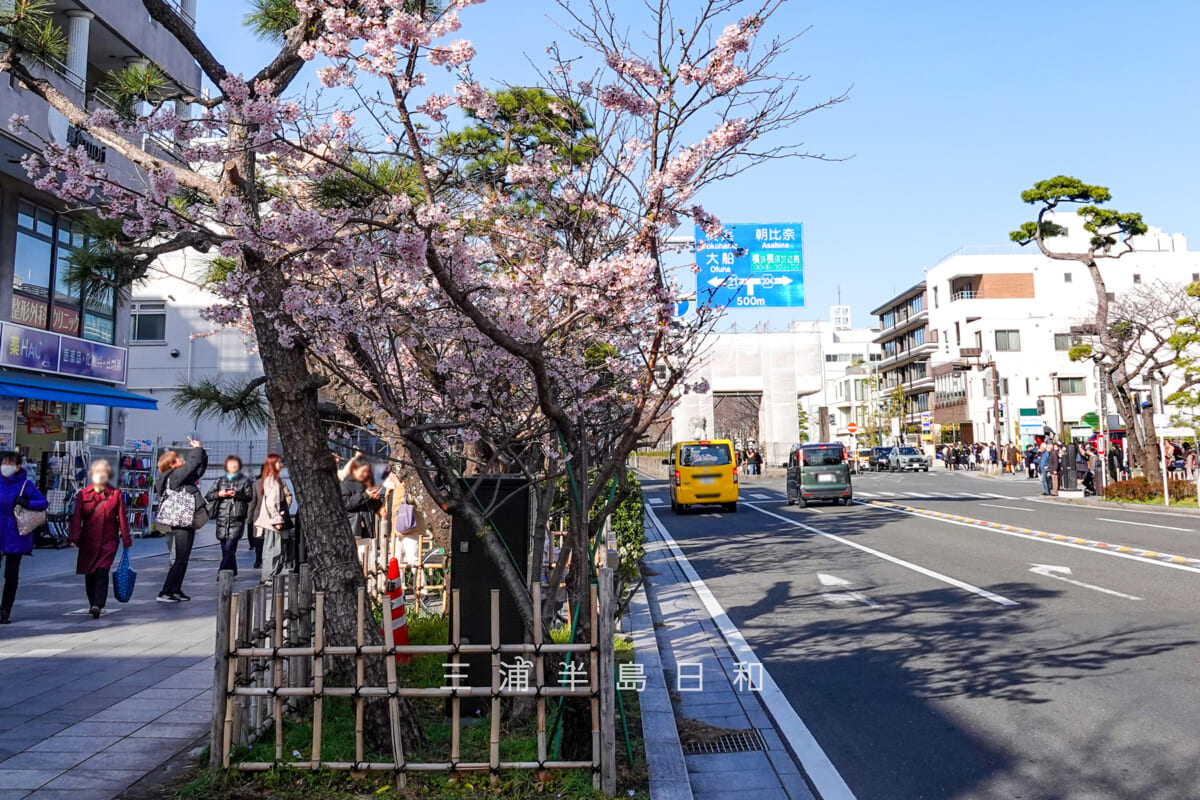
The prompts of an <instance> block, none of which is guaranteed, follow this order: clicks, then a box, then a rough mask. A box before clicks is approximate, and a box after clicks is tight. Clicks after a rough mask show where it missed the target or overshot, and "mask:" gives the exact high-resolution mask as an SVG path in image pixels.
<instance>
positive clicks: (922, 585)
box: [646, 471, 1200, 800]
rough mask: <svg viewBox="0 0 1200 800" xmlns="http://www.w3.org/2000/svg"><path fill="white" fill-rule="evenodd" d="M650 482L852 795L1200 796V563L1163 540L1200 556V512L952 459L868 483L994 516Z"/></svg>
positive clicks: (671, 526) (693, 557)
mask: <svg viewBox="0 0 1200 800" xmlns="http://www.w3.org/2000/svg"><path fill="white" fill-rule="evenodd" d="M646 489H647V497H648V501H649V503H650V506H651V509H652V510H653V511H654V512H655V514H656V515H657V516H658V518H659V520H660V521H661V522H662V523H663V524H664V525H665V526H666V528H667V529H668V530H669V532H670V534H671V536H672V537H673V538H674V539H675V540H676V541H677V542H678V543H679V546H680V548H681V549H682V551H683V552H684V554H685V555H686V556H687V558H688V559H689V560H690V561H691V563H692V565H693V566H694V567H695V569H696V571H697V572H698V573H699V575H700V577H701V578H703V580H704V581H705V583H706V584H707V585H708V587H709V588H710V589H711V590H712V592H713V594H714V595H715V596H716V598H717V600H718V601H720V603H721V604H722V605H723V606H724V608H725V610H726V611H727V612H728V614H729V616H730V619H731V620H732V621H733V622H734V623H735V624H736V625H737V626H738V627H739V628H740V630H741V632H742V634H743V635H744V636H745V638H746V639H747V641H748V642H749V644H750V645H751V646H752V647H753V648H754V650H755V652H756V653H757V654H758V656H759V657H760V658H761V659H762V661H763V663H764V664H765V665H766V666H767V668H768V669H769V670H770V672H771V674H772V676H773V677H774V679H775V681H776V682H777V683H778V684H779V686H780V688H781V689H782V690H783V692H784V693H785V695H786V696H787V698H788V700H789V701H790V702H791V703H792V705H793V706H794V708H795V709H796V711H797V712H798V713H799V715H800V717H801V718H802V719H803V720H804V722H805V723H806V724H807V726H808V727H809V729H810V730H811V731H812V732H813V734H814V736H815V737H816V739H817V741H818V743H819V744H820V745H821V747H822V748H823V749H824V750H825V752H826V753H827V755H828V756H829V757H830V759H831V760H832V761H833V763H834V765H835V766H836V767H837V768H838V770H839V771H840V772H841V774H842V777H843V778H844V779H845V780H846V782H847V783H848V784H849V786H850V787H851V789H852V790H853V791H854V793H855V795H856V796H857V797H858V798H859V800H909V799H910V798H911V799H913V800H915V799H916V798H921V799H922V800H935V799H937V800H941V799H943V798H946V799H948V798H954V799H955V800H958V799H959V798H986V799H988V800H1084V798H1087V799H1088V800H1093V799H1095V798H1114V799H1116V798H1119V799H1120V800H1134V799H1136V800H1168V798H1169V799H1170V800H1194V798H1200V681H1197V680H1196V676H1197V673H1198V672H1200V619H1198V618H1197V614H1196V610H1197V608H1200V565H1198V566H1191V564H1190V562H1183V563H1171V562H1169V561H1167V560H1164V559H1162V558H1161V556H1160V555H1159V554H1161V553H1170V554H1174V555H1177V556H1178V557H1181V558H1200V516H1198V517H1197V518H1196V519H1195V520H1193V519H1192V518H1190V517H1181V516H1178V515H1169V516H1168V515H1164V514H1151V513H1144V512H1140V511H1139V512H1134V511H1108V510H1107V509H1105V510H1097V509H1095V508H1091V507H1074V506H1064V505H1061V504H1051V503H1046V502H1042V499H1041V497H1040V492H1041V490H1040V486H1039V485H1038V484H1037V483H1036V482H1035V481H1025V480H1024V479H1013V478H1001V479H990V480H989V479H983V478H978V477H974V476H968V475H963V474H959V473H947V472H944V471H935V472H931V473H929V474H907V475H888V474H882V475H870V474H869V475H863V476H859V477H856V478H855V493H856V496H857V497H858V498H859V499H860V500H861V501H870V500H879V501H884V502H891V503H896V504H903V505H904V506H907V507H912V508H918V509H927V510H929V511H933V512H940V513H943V514H948V515H951V516H960V517H966V518H970V519H976V520H982V521H986V522H995V523H999V525H1000V527H982V526H978V525H971V524H964V523H962V522H961V521H960V522H956V521H954V520H953V519H952V518H936V517H933V516H928V515H917V514H911V513H902V512H901V511H898V510H896V509H892V508H884V507H879V506H876V505H871V504H867V503H863V502H860V503H858V504H856V505H854V506H851V507H843V506H837V507H834V506H822V505H818V506H814V507H810V508H807V509H798V508H795V507H790V506H788V505H787V504H786V502H785V501H784V497H783V491H782V490H783V486H782V481H765V482H761V483H760V482H750V481H747V482H746V483H744V484H743V487H742V493H741V497H742V502H741V509H740V510H739V511H738V512H737V513H736V514H728V513H718V514H705V513H691V514H685V515H683V516H677V515H675V514H673V513H672V512H671V511H670V509H669V505H668V504H667V500H666V498H667V495H666V485H665V483H663V482H655V481H647V482H646ZM1151 526H1154V527H1151ZM1006 528H1007V529H1011V530H1006ZM1022 531H1029V533H1022ZM1034 531H1036V532H1041V533H1044V534H1050V536H1047V537H1043V538H1038V537H1036V536H1035V535H1034V534H1033V533H1032V532H1034ZM1054 535H1058V536H1063V537H1066V538H1065V541H1058V542H1056V541H1053V540H1052V536H1054ZM1077 539H1083V540H1086V541H1088V542H1091V544H1078V543H1076V540H1077ZM1097 543H1098V544H1103V545H1104V547H1099V546H1096V545H1097ZM1144 550H1150V551H1153V555H1152V556H1151V557H1143V556H1141V555H1138V553H1139V552H1140V551H1144Z"/></svg>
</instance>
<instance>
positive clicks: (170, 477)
mask: <svg viewBox="0 0 1200 800" xmlns="http://www.w3.org/2000/svg"><path fill="white" fill-rule="evenodd" d="M188 444H189V445H190V446H191V448H192V449H191V450H190V451H188V454H187V458H186V459H185V458H183V457H182V456H180V455H179V454H178V453H176V452H175V451H174V450H168V451H167V452H165V453H163V454H162V456H161V457H160V458H159V459H158V471H159V478H158V481H159V483H158V485H159V487H161V488H160V490H161V491H162V492H163V493H164V494H165V492H166V490H167V489H170V490H171V491H173V492H179V491H184V492H187V493H188V494H190V495H192V496H193V498H194V499H195V508H196V514H195V516H194V517H193V521H192V524H191V525H190V526H187V527H183V528H171V529H170V531H169V532H168V533H167V536H168V537H169V539H170V541H169V543H168V544H169V545H171V546H172V547H173V548H174V552H175V560H174V561H173V562H171V568H170V569H169V570H168V571H167V579H166V580H165V581H163V585H162V590H161V591H160V592H159V593H158V602H160V603H178V602H179V601H181V600H191V599H192V598H190V597H188V596H187V595H186V594H184V593H183V579H184V576H186V575H187V568H188V559H189V558H191V556H192V545H193V544H194V543H195V541H196V528H197V527H198V524H199V525H202V524H204V522H206V521H207V519H206V516H207V515H206V514H205V513H204V512H205V511H206V509H205V506H204V495H202V494H201V493H200V486H199V484H200V479H201V478H202V477H204V471H205V470H206V469H208V453H207V452H205V450H204V446H203V445H201V444H200V443H199V442H197V441H196V440H195V439H188Z"/></svg>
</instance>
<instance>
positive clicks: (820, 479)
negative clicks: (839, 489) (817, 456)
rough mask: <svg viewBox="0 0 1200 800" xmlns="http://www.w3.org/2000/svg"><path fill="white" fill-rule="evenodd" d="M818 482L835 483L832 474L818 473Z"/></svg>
mask: <svg viewBox="0 0 1200 800" xmlns="http://www.w3.org/2000/svg"><path fill="white" fill-rule="evenodd" d="M817 483H833V476H832V475H818V476H817Z"/></svg>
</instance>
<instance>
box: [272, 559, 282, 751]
mask: <svg viewBox="0 0 1200 800" xmlns="http://www.w3.org/2000/svg"><path fill="white" fill-rule="evenodd" d="M271 599H272V600H274V601H275V602H274V607H275V633H274V635H273V636H272V637H271V646H272V647H276V648H278V647H283V644H284V643H283V576H282V575H276V576H275V580H274V581H273V582H272V584H271ZM271 686H272V688H274V689H275V697H274V698H273V699H274V701H275V702H274V709H273V711H274V717H275V760H276V761H283V697H281V696H280V695H279V689H280V688H281V687H282V686H283V657H282V656H278V655H273V656H271Z"/></svg>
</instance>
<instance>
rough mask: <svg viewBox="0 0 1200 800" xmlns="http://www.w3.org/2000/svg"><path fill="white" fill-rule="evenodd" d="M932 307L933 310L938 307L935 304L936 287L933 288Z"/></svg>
mask: <svg viewBox="0 0 1200 800" xmlns="http://www.w3.org/2000/svg"><path fill="white" fill-rule="evenodd" d="M933 307H934V308H937V307H938V304H937V287H936V286H935V287H933Z"/></svg>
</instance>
